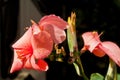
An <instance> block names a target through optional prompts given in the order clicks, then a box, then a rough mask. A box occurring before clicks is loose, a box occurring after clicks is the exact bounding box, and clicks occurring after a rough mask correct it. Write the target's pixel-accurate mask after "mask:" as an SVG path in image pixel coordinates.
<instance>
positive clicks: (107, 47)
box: [100, 41, 120, 66]
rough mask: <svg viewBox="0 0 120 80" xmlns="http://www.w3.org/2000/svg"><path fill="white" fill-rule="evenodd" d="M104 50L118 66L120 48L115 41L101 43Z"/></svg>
mask: <svg viewBox="0 0 120 80" xmlns="http://www.w3.org/2000/svg"><path fill="white" fill-rule="evenodd" d="M100 49H101V50H103V51H104V52H105V53H106V54H107V55H108V56H109V57H110V58H111V59H112V60H113V61H115V63H116V64H118V66H120V48H119V47H118V46H117V45H116V44H115V43H113V42H110V41H105V42H103V43H102V45H100Z"/></svg>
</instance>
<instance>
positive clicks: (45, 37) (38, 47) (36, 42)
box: [31, 26, 53, 59]
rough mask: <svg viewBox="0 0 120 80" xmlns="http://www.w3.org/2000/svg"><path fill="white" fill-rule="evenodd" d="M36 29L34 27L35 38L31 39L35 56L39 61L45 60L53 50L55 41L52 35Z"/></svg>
mask: <svg viewBox="0 0 120 80" xmlns="http://www.w3.org/2000/svg"><path fill="white" fill-rule="evenodd" d="M36 28H38V27H37V26H36V27H33V33H35V34H33V37H32V38H31V44H32V47H33V55H34V56H35V58H37V59H43V58H45V57H47V56H48V55H49V54H50V53H51V51H52V48H53V40H52V38H51V36H50V34H49V33H48V32H46V31H38V30H37V31H36Z"/></svg>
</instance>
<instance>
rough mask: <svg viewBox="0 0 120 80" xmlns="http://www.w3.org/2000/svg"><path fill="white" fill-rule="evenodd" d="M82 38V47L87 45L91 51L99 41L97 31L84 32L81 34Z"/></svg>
mask: <svg viewBox="0 0 120 80" xmlns="http://www.w3.org/2000/svg"><path fill="white" fill-rule="evenodd" d="M82 38H83V41H84V47H86V46H87V48H88V50H89V51H90V52H92V51H93V50H94V49H95V47H96V46H97V45H98V44H100V42H101V41H100V39H99V35H98V33H97V32H85V33H83V34H82Z"/></svg>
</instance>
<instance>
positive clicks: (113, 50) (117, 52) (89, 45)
mask: <svg viewBox="0 0 120 80" xmlns="http://www.w3.org/2000/svg"><path fill="white" fill-rule="evenodd" d="M99 36H100V35H98V33H97V32H85V33H83V34H82V38H83V40H84V47H83V48H82V49H81V51H85V50H89V51H90V52H91V53H93V54H94V55H96V56H99V57H102V56H104V55H105V54H107V55H108V56H109V57H110V58H111V59H112V60H113V61H114V62H115V63H116V64H118V66H120V48H119V47H118V46H117V45H116V44H115V43H113V42H110V41H104V42H101V41H100V38H99Z"/></svg>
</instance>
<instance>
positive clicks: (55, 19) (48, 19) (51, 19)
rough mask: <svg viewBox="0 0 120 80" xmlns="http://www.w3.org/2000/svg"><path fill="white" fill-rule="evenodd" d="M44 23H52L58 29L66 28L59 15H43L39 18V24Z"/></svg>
mask: <svg viewBox="0 0 120 80" xmlns="http://www.w3.org/2000/svg"><path fill="white" fill-rule="evenodd" d="M45 24H51V25H54V26H56V27H58V28H60V29H66V28H67V27H68V26H67V25H68V24H67V22H66V21H64V20H63V19H62V18H60V17H59V16H56V15H48V16H44V17H43V18H42V19H41V20H40V22H39V25H40V26H44V25H45ZM46 27H47V26H46Z"/></svg>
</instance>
